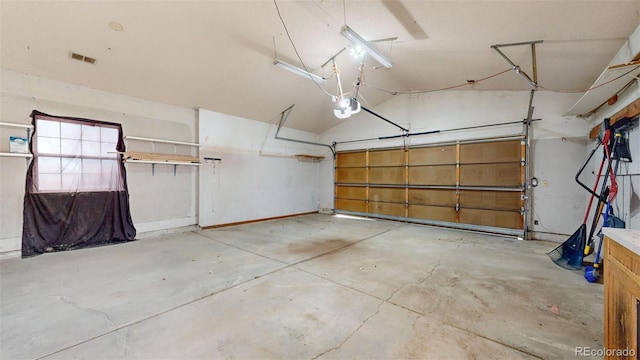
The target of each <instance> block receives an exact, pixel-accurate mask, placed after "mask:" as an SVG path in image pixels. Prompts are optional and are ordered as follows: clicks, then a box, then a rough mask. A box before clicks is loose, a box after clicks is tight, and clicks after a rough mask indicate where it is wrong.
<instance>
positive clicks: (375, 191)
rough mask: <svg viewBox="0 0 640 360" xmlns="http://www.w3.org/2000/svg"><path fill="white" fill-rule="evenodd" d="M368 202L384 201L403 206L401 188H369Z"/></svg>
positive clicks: (402, 190) (402, 191)
mask: <svg viewBox="0 0 640 360" xmlns="http://www.w3.org/2000/svg"><path fill="white" fill-rule="evenodd" d="M369 201H386V202H394V203H402V204H404V189H403V188H380V187H371V188H369Z"/></svg>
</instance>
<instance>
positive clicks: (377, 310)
mask: <svg viewBox="0 0 640 360" xmlns="http://www.w3.org/2000/svg"><path fill="white" fill-rule="evenodd" d="M387 300H388V299H387ZM387 300H382V301H381V302H380V303H379V304H378V307H377V308H376V311H375V312H374V313H373V314H371V315H369V316H367V317H366V318H365V319H364V320H363V321H362V323H360V325H359V326H358V327H357V328H356V329H355V330H353V331H352V332H351V334H349V335H348V336H347V337H346V338H345V339H344V340H342V342H341V343H340V344H339V345H338V346H334V347H332V348H330V349H327V350H325V351H323V352H321V353H320V354H318V355H316V356H314V357H313V358H312V360H317V359H318V358H319V357H321V356H323V355H325V354H327V353H329V352H331V351H333V350H338V349H340V348H341V347H342V345H344V344H345V343H346V342H347V341H349V339H351V338H352V337H353V335H355V334H356V333H357V332H358V331H359V330H360V329H362V327H363V326H364V324H366V323H367V321H369V319H371V318H372V317H374V316H376V315H378V314H379V313H380V307H382V305H383V304H384V303H385V302H387Z"/></svg>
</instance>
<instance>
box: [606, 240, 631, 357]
mask: <svg viewBox="0 0 640 360" xmlns="http://www.w3.org/2000/svg"><path fill="white" fill-rule="evenodd" d="M605 239H606V240H605V241H606V242H605V246H606V252H605V254H606V255H605V256H606V257H605V265H604V284H605V298H604V309H605V310H604V311H605V313H604V340H605V348H606V349H607V353H606V354H605V355H606V358H607V359H631V358H633V359H637V356H638V322H639V319H638V308H639V307H640V305H639V304H640V276H638V269H639V268H640V261H639V259H638V255H636V254H634V253H632V252H631V251H629V250H628V249H626V248H625V247H623V246H621V245H620V244H618V243H617V242H615V241H613V240H611V239H609V238H605ZM632 354H633V355H632Z"/></svg>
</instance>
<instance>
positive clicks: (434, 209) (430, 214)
mask: <svg viewBox="0 0 640 360" xmlns="http://www.w3.org/2000/svg"><path fill="white" fill-rule="evenodd" d="M409 217H410V218H414V219H421V220H434V221H446V222H455V221H456V209H454V208H453V207H444V206H423V205H409Z"/></svg>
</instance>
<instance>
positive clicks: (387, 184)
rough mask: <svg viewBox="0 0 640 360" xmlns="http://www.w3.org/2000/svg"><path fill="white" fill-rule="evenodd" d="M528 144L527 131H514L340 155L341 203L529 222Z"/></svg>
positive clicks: (390, 211) (492, 222)
mask: <svg viewBox="0 0 640 360" xmlns="http://www.w3.org/2000/svg"><path fill="white" fill-rule="evenodd" d="M524 150H525V146H524V145H523V143H522V141H521V139H520V138H516V139H514V138H511V139H510V140H503V139H497V140H493V141H492V140H488V141H485V140H484V139H481V140H479V141H476V142H465V141H462V142H460V143H457V144H453V143H449V144H448V145H426V146H416V147H411V148H409V149H407V150H404V149H399V148H388V149H375V150H362V151H356V152H349V153H346V155H347V156H346V157H342V156H340V155H338V158H337V160H336V164H337V165H336V208H337V209H341V208H342V209H344V210H350V211H355V212H368V213H369V214H371V215H372V216H373V215H374V214H379V215H390V216H397V217H400V218H406V219H407V220H409V221H410V220H411V219H413V220H416V221H425V220H426V221H428V220H431V221H436V222H446V223H452V226H456V225H455V224H456V223H457V224H459V225H460V227H463V228H468V226H467V227H465V226H464V225H473V226H478V228H479V229H480V228H482V227H487V228H488V230H489V231H493V230H494V228H501V229H503V230H504V231H506V230H507V229H510V230H511V229H513V230H516V229H517V230H521V229H523V228H524V227H523V226H524V221H523V220H524V219H523V216H522V215H521V213H520V209H521V207H522V206H523V203H524V200H522V195H523V194H524V191H523V190H522V189H521V188H522V186H523V184H522V183H523V181H524V165H523V164H522V158H523V157H524ZM341 183H342V184H341ZM359 185H362V186H361V187H360V186H359ZM405 186H406V187H405ZM365 197H366V200H367V201H364V200H365ZM405 201H406V202H407V203H406V204H405ZM456 209H458V210H457V211H456Z"/></svg>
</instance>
